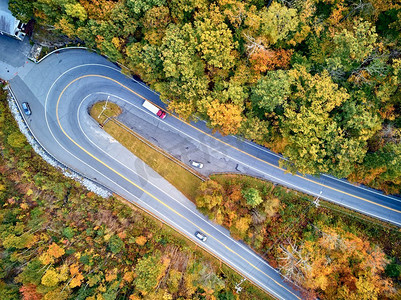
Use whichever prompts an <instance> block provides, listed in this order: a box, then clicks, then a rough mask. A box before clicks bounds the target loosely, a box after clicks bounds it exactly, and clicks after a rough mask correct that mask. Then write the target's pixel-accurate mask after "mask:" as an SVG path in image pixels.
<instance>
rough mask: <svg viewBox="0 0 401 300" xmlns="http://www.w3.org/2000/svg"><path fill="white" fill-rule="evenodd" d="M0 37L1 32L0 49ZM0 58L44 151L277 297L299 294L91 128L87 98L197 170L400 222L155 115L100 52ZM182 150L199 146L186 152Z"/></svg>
mask: <svg viewBox="0 0 401 300" xmlns="http://www.w3.org/2000/svg"><path fill="white" fill-rule="evenodd" d="M3 41H4V37H0V48H1V47H2V46H4V44H2V43H3ZM6 43H8V42H7V40H6ZM10 43H11V42H10ZM0 50H1V49H0ZM9 51H12V49H9ZM1 64H3V65H7V64H10V66H11V67H10V68H14V69H15V70H16V71H15V73H13V74H12V75H9V74H8V73H7V74H3V73H2V70H0V77H3V78H6V79H8V80H9V82H10V86H11V88H12V90H13V92H14V94H15V96H16V98H17V99H18V102H19V103H21V102H24V101H28V102H29V104H30V106H31V109H32V112H33V113H32V116H30V117H28V118H26V122H27V124H28V125H29V127H30V128H31V131H32V133H33V134H34V135H35V137H36V138H37V140H38V141H39V142H40V143H41V144H42V145H43V147H44V148H45V149H46V150H47V151H48V152H49V153H51V154H52V155H54V156H55V157H56V158H57V159H58V160H60V161H61V162H63V163H64V164H66V165H67V166H69V167H70V168H72V169H74V170H77V171H79V172H80V173H82V174H85V175H86V176H87V177H88V178H92V179H94V180H96V181H98V182H100V183H101V184H103V185H105V186H107V187H108V188H110V189H111V190H113V191H114V192H116V193H117V194H119V195H121V196H123V197H124V198H126V199H128V200H129V201H132V202H135V203H137V204H139V205H140V206H142V207H144V208H145V209H147V210H148V211H150V212H152V213H153V214H155V215H156V216H158V217H159V218H161V219H162V220H164V221H165V222H167V223H168V224H170V225H172V226H173V227H175V228H176V229H177V230H179V231H180V232H182V233H183V234H185V235H187V236H188V237H189V238H191V239H192V240H194V241H195V242H196V243H198V244H200V245H201V246H202V247H204V248H205V249H207V250H208V251H210V252H211V253H213V254H214V255H216V256H217V257H219V258H221V259H222V260H223V261H225V262H226V263H227V264H229V265H231V266H232V267H233V268H235V269H236V270H238V271H239V272H241V273H242V274H243V275H244V276H245V277H247V278H249V279H250V280H252V281H253V282H254V283H255V284H257V285H258V286H260V287H261V288H263V289H265V290H266V291H268V292H269V293H270V294H272V295H273V296H275V297H276V298H279V299H298V298H300V294H299V292H298V291H296V290H295V289H294V288H292V287H291V286H290V285H289V284H288V283H287V282H286V281H285V280H284V279H283V278H282V277H281V276H280V275H279V274H278V272H277V271H276V270H275V269H273V268H271V267H270V266H269V265H268V264H267V263H266V262H265V261H264V260H263V259H261V258H260V257H259V256H258V255H256V254H255V253H254V252H253V251H252V250H250V249H249V248H248V247H247V246H245V245H243V244H242V243H241V242H238V241H235V240H233V239H232V238H231V237H230V236H229V233H228V232H227V230H225V229H224V228H222V227H220V226H217V225H215V224H214V223H212V222H210V221H209V220H207V218H205V217H204V216H203V215H201V214H200V213H198V212H197V210H196V208H195V207H194V205H193V204H192V203H191V202H190V201H189V200H188V199H186V198H185V197H184V196H183V195H182V194H181V193H179V192H178V191H177V190H176V189H175V188H174V187H173V186H171V185H170V184H169V183H168V182H167V181H165V180H164V179H163V178H161V177H160V176H159V175H158V174H157V173H155V172H154V171H153V170H152V169H150V168H149V167H148V166H147V165H145V164H144V163H143V162H142V161H140V160H139V159H137V158H136V157H135V156H134V155H132V154H131V153H130V152H129V151H128V150H127V149H125V148H124V147H122V146H121V145H120V144H119V143H117V142H116V141H115V140H114V139H113V138H111V137H110V136H109V135H108V134H106V133H105V132H104V131H103V130H102V129H100V128H99V127H98V125H97V123H96V122H95V121H94V120H93V119H91V117H90V116H89V115H88V111H87V109H88V107H89V106H90V105H91V104H93V103H94V102H97V101H99V100H104V99H105V98H106V97H107V96H110V100H111V101H114V102H116V103H118V104H119V105H121V106H122V107H123V109H124V111H125V115H124V116H123V117H124V118H125V121H127V122H129V121H131V123H132V126H133V127H135V126H137V128H136V129H138V130H144V131H145V132H147V134H148V135H152V136H153V137H151V138H149V139H150V140H152V139H154V140H155V142H156V143H158V144H159V146H162V147H163V146H165V147H164V148H165V149H166V150H167V151H169V152H171V153H172V154H173V155H175V156H177V153H181V154H183V155H181V156H180V159H182V160H183V161H184V162H185V163H187V162H188V160H189V159H196V160H200V161H202V162H204V163H205V168H204V169H203V170H202V171H203V172H204V174H206V175H207V174H209V173H211V172H216V171H219V172H226V171H235V172H241V173H246V174H250V175H256V176H260V177H263V178H266V179H268V180H272V181H274V182H277V183H280V184H283V185H286V186H289V187H291V188H295V189H297V190H300V191H303V192H306V193H309V194H312V195H320V196H321V197H322V198H324V199H327V200H329V201H333V202H335V203H338V204H340V205H343V206H346V207H349V208H352V209H355V210H357V211H360V212H362V213H365V214H368V215H371V216H374V217H377V218H380V219H382V220H385V221H388V222H391V223H393V224H396V225H398V226H400V225H401V221H400V219H401V199H399V198H397V197H392V196H386V195H383V194H382V193H381V192H378V191H375V190H372V189H368V188H365V187H356V186H354V185H352V184H350V183H348V182H346V181H345V180H339V179H335V178H333V177H330V176H321V177H320V178H314V177H311V176H307V177H303V176H300V175H295V176H293V175H291V174H287V173H285V171H284V170H283V169H281V168H280V167H279V166H278V159H279V158H280V157H279V156H277V155H276V154H273V153H271V152H270V151H268V150H267V149H265V148H263V147H260V146H257V145H255V144H253V143H251V142H248V141H242V140H239V139H237V138H235V137H232V136H229V137H221V136H219V135H213V134H212V133H211V131H210V130H209V129H208V128H206V126H205V125H204V123H202V122H198V123H196V124H187V123H185V122H182V121H181V120H179V119H178V118H176V117H174V116H168V117H167V118H166V119H165V120H160V119H159V118H157V117H156V116H154V115H152V114H151V113H149V112H148V111H146V110H144V109H143V108H142V107H141V104H142V102H143V100H144V99H145V98H146V99H149V100H150V101H152V102H154V103H156V104H157V105H159V106H161V107H164V105H163V103H161V101H160V100H159V97H158V95H157V94H155V93H154V92H152V91H151V90H150V89H148V88H147V87H146V86H145V85H143V84H141V83H139V82H135V81H133V80H131V79H129V78H127V77H125V76H124V75H122V74H121V73H120V72H119V69H118V68H116V67H115V65H113V64H112V63H110V62H109V61H107V60H106V59H105V58H103V57H101V56H99V55H96V54H94V53H91V52H87V51H84V50H67V51H63V52H61V53H59V54H53V55H51V56H49V57H48V58H46V59H45V60H44V61H42V62H41V63H39V64H36V65H35V64H33V63H29V62H26V61H23V64H22V65H21V62H18V63H16V62H14V61H13V60H12V59H10V58H9V57H5V56H4V55H3V54H2V53H1V52H0V66H1ZM7 76H9V78H7ZM135 124H137V125H135ZM146 129H147V131H146ZM161 137H165V139H164V140H163V139H162V138H161ZM166 141H167V142H166ZM191 147H192V148H193V149H197V150H199V151H190V150H191ZM188 149H189V151H187V150H188ZM197 230H199V231H202V232H204V233H206V234H207V235H208V236H209V239H208V240H207V241H206V242H205V243H203V242H201V241H199V240H197V239H196V238H195V237H194V232H195V231H197Z"/></svg>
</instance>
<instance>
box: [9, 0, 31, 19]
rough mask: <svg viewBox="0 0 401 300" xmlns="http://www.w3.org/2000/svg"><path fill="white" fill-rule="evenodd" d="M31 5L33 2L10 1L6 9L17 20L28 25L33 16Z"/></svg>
mask: <svg viewBox="0 0 401 300" xmlns="http://www.w3.org/2000/svg"><path fill="white" fill-rule="evenodd" d="M33 3H34V1H25V0H10V1H8V8H9V9H10V11H11V12H12V14H13V15H14V16H15V17H16V18H17V19H18V20H21V21H22V22H24V23H28V22H29V20H30V19H32V18H33V16H34V14H33Z"/></svg>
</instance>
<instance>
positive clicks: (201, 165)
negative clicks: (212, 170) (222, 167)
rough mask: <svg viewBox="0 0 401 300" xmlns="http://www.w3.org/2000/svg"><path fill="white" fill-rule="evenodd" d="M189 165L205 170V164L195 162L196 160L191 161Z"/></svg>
mask: <svg viewBox="0 0 401 300" xmlns="http://www.w3.org/2000/svg"><path fill="white" fill-rule="evenodd" d="M189 163H190V164H191V166H193V167H195V168H198V169H202V168H203V164H202V163H201V162H198V161H195V160H190V161H189Z"/></svg>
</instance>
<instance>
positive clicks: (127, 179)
mask: <svg viewBox="0 0 401 300" xmlns="http://www.w3.org/2000/svg"><path fill="white" fill-rule="evenodd" d="M86 77H100V78H104V79H108V80H111V81H113V82H115V83H117V84H119V85H120V86H122V87H124V88H126V89H127V90H129V91H130V92H132V93H134V94H135V95H138V96H139V97H140V98H142V99H145V100H146V98H144V97H143V96H141V95H139V94H137V93H136V92H134V91H133V90H131V89H130V88H128V87H126V86H125V85H123V84H121V83H119V82H118V81H116V80H114V79H112V78H109V77H106V76H103V75H83V76H80V77H78V78H75V79H74V80H72V81H71V82H70V83H68V85H67V86H65V87H64V89H63V90H62V91H61V93H60V95H59V97H58V99H57V105H56V118H57V123H58V125H59V127H60V129H61V131H62V132H63V134H64V135H65V136H66V137H67V138H68V139H69V140H70V141H71V142H72V143H74V144H75V145H76V146H77V147H78V148H80V149H81V150H82V151H84V152H85V153H86V154H88V155H89V156H90V157H92V158H93V159H95V160H96V161H98V162H99V163H101V164H102V165H104V166H105V167H106V168H108V169H109V170H111V171H112V172H114V173H115V174H117V175H119V176H120V177H121V178H123V179H125V180H126V181H127V182H129V183H130V184H132V185H133V186H135V187H136V188H138V189H139V190H141V191H142V192H144V193H145V194H147V195H148V196H150V197H152V198H153V199H155V200H156V201H157V202H159V203H160V204H162V205H164V206H165V207H167V208H168V209H170V210H171V211H172V212H174V213H175V214H177V215H178V216H180V217H181V218H183V219H184V220H186V221H187V222H188V223H190V224H192V225H193V226H195V227H197V228H199V229H200V230H201V231H203V232H205V233H206V234H207V235H209V236H210V237H211V238H213V239H214V240H215V241H216V242H218V243H219V244H221V245H222V246H223V247H225V248H226V249H228V250H229V251H230V252H232V253H234V254H235V255H237V256H238V257H239V258H241V259H242V260H243V261H245V262H246V263H248V264H249V265H250V266H252V267H253V268H254V269H256V270H258V271H259V272H261V273H262V274H264V275H265V276H267V277H268V278H269V279H270V280H272V281H273V282H274V283H276V284H277V285H278V286H280V287H281V288H283V289H285V290H286V291H288V292H289V293H291V294H292V295H294V296H295V297H297V298H298V299H300V300H301V298H299V297H298V296H297V295H296V294H294V293H293V292H292V291H290V290H288V289H287V288H286V287H285V286H283V285H282V284H281V283H279V282H277V281H276V280H275V279H273V278H272V277H270V276H269V275H268V274H266V273H265V272H264V271H262V270H261V269H259V268H258V267H257V266H255V265H254V264H252V263H251V262H250V261H248V260H247V259H245V258H244V257H242V256H241V255H239V254H238V253H237V252H235V251H234V250H232V249H231V248H229V247H228V246H226V245H225V244H224V243H223V242H221V241H220V240H218V239H217V238H215V237H214V236H212V235H211V234H210V233H208V232H207V231H206V230H204V229H202V228H200V227H199V225H196V224H195V223H194V222H192V221H191V220H189V219H188V218H186V217H185V216H183V215H182V214H180V213H179V212H178V211H176V210H175V209H174V208H172V207H171V206H169V205H168V204H166V203H164V202H163V201H161V200H160V199H158V198H157V197H155V196H154V195H152V194H151V193H149V192H148V191H146V190H144V189H143V188H142V187H140V186H139V185H137V184H136V183H134V182H133V181H132V180H130V179H129V178H127V177H126V176H124V175H123V174H121V173H120V172H118V171H117V170H115V169H113V168H112V167H110V166H109V165H107V164H106V163H105V162H103V161H102V160H100V159H99V158H97V157H96V156H95V155H93V154H92V153H90V152H89V151H88V150H86V149H85V148H84V147H82V146H81V145H79V144H78V143H77V142H76V141H75V140H74V139H73V138H71V137H70V136H69V135H68V134H67V133H66V132H65V130H64V128H63V127H62V125H61V123H60V119H59V114H58V111H59V104H60V100H61V97H62V95H63V94H64V92H65V91H66V89H67V88H68V87H69V86H70V85H71V84H73V83H74V82H76V81H78V80H80V79H82V78H86Z"/></svg>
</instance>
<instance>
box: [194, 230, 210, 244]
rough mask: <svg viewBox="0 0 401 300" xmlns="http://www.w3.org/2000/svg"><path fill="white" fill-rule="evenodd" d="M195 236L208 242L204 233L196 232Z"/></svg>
mask: <svg viewBox="0 0 401 300" xmlns="http://www.w3.org/2000/svg"><path fill="white" fill-rule="evenodd" d="M195 236H196V237H197V238H198V239H200V240H201V241H203V242H206V240H207V236H206V235H205V234H203V233H202V232H199V231H197V232H195Z"/></svg>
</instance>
